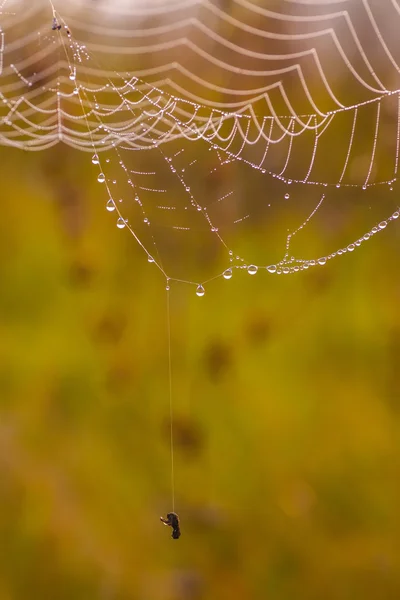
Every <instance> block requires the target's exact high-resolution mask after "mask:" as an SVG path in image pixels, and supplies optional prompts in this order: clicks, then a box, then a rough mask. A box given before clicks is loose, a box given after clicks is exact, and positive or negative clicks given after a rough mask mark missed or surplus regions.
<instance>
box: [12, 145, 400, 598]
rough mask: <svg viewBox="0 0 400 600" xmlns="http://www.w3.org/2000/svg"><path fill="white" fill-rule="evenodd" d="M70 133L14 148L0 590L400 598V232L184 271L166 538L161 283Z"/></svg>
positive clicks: (176, 331)
mask: <svg viewBox="0 0 400 600" xmlns="http://www.w3.org/2000/svg"><path fill="white" fill-rule="evenodd" d="M55 152H57V153H58V154H53V158H51V159H50V158H49V155H48V154H40V155H36V156H31V155H29V156H27V155H26V154H24V153H22V152H17V151H11V150H10V149H7V150H4V149H3V150H2V151H1V165H2V219H1V222H0V229H1V231H0V245H1V256H0V277H1V290H0V357H1V360H0V407H1V421H0V502H1V505H0V506H1V511H0V540H1V543H0V555H1V556H0V574H1V575H0V598H1V599H3V598H4V600H20V599H23V600H25V599H29V600H34V599H36V598H38V599H39V598H40V599H41V600H43V599H46V600H47V599H49V600H50V599H51V600H53V599H54V600H63V599H66V600H70V599H71V600H79V599H81V598H82V599H85V600H87V599H88V598H106V599H108V598H110V599H118V600H125V599H128V598H129V599H131V598H140V599H145V600H147V599H148V600H158V599H160V600H161V599H162V600H164V599H174V600H175V599H176V600H180V599H182V600H186V599H187V600H190V599H194V600H196V599H200V598H204V599H207V600H213V599H221V598H230V599H231V600H235V599H236V598H237V599H240V600H243V599H245V598H252V599H266V598H268V599H271V600H286V599H288V600H289V599H290V600H291V599H293V598H297V599H298V600H301V599H303V598H304V600H313V599H315V600H317V599H318V600H319V599H321V598H324V600H330V599H332V600H339V599H340V600H347V599H349V600H353V599H355V598H362V599H363V600H372V599H379V600H381V599H385V600H389V599H392V598H393V599H397V598H398V597H399V594H400V577H399V572H400V563H399V556H400V548H399V541H398V540H399V539H400V537H399V534H400V531H399V525H400V520H399V516H398V505H399V492H400V483H399V477H398V474H399V462H400V448H399V441H398V440H399V400H400V394H399V386H398V377H397V372H398V362H399V354H400V345H399V341H398V340H399V331H400V320H399V311H398V306H399V299H400V298H399V295H400V287H399V280H398V240H399V237H398V229H397V228H396V227H394V226H393V227H390V228H388V229H387V230H386V231H385V232H384V233H382V234H380V235H379V236H376V238H374V239H373V240H372V241H371V242H369V243H368V244H366V245H365V246H364V247H362V248H361V249H360V250H359V251H357V252H355V253H353V254H352V255H351V256H347V257H345V258H343V259H337V260H335V261H332V262H331V263H330V264H329V265H328V266H326V267H324V268H321V269H318V270H315V271H314V272H312V271H310V272H306V273H303V274H301V275H299V276H290V277H283V276H281V277H278V276H267V275H263V274H261V273H260V274H258V275H257V276H256V277H254V278H251V277H249V276H246V275H245V274H238V273H236V272H235V274H234V277H233V279H232V280H231V281H229V282H226V281H222V280H221V281H220V280H217V281H215V282H214V283H212V284H210V285H209V286H208V288H207V294H206V296H205V297H204V298H202V299H199V298H197V297H196V296H195V294H194V289H193V288H191V287H185V286H179V285H174V286H173V287H172V290H171V330H172V375H173V405H174V418H175V473H176V478H175V485H176V509H177V511H178V512H179V513H180V515H181V520H182V538H181V539H180V540H179V542H173V541H172V540H171V539H170V537H169V536H170V532H169V531H168V530H167V529H165V528H163V527H161V525H160V523H159V521H158V517H159V515H161V514H165V513H166V512H168V511H169V510H170V509H171V494H170V452H169V429H168V427H169V423H168V418H169V398H168V386H169V383H168V348H167V334H166V332H167V322H166V293H165V290H164V286H165V282H164V279H163V278H162V277H161V276H160V275H159V273H158V272H157V271H156V269H155V267H154V266H153V265H149V264H148V263H147V262H146V260H145V258H144V256H143V254H142V253H141V252H140V251H139V250H138V248H137V246H136V245H135V242H134V240H133V239H132V238H131V237H130V236H129V234H128V233H127V231H123V232H120V231H118V230H117V229H116V228H115V227H114V226H113V218H110V216H109V215H108V214H107V213H106V211H105V210H104V203H105V198H104V195H103V190H99V185H98V184H97V183H95V178H94V177H93V173H92V172H91V170H90V159H89V158H88V157H86V156H84V159H82V155H81V154H78V153H74V152H73V151H68V150H65V149H58V150H57V151H55ZM49 165H51V168H49ZM357 235H359V232H358V231H357V232H355V236H354V237H356V236H357ZM258 241H259V237H257V236H256V235H255V236H254V238H253V237H252V236H247V237H246V238H243V239H238V240H237V243H238V245H241V246H244V247H246V248H247V249H248V250H249V251H251V249H252V244H254V245H256V244H257V243H258ZM310 243H311V244H312V240H311V242H310ZM182 260H185V258H184V257H182ZM215 268H217V265H215Z"/></svg>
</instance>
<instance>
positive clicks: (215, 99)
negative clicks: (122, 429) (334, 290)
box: [0, 0, 400, 295]
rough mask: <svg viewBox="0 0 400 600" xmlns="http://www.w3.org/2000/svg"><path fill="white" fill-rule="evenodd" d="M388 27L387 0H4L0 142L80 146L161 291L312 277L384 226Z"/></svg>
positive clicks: (393, 78) (399, 71) (390, 211)
mask: <svg viewBox="0 0 400 600" xmlns="http://www.w3.org/2000/svg"><path fill="white" fill-rule="evenodd" d="M399 24H400V6H399V5H398V4H397V2H396V1H395V0H385V1H384V2H383V1H380V2H379V3H378V2H371V1H368V0H335V1H332V2H328V1H320V2H318V1H317V0H312V1H311V0H310V1H306V0H299V1H295V0H284V1H282V2H281V3H277V7H276V8H275V9H274V10H270V9H267V8H265V7H264V6H263V3H262V2H258V3H256V2H249V1H248V0H230V1H228V0H226V1H224V2H222V1H221V2H212V1H209V0H186V1H185V0H176V1H172V2H171V1H170V2H164V1H162V0H153V2H152V3H151V4H150V5H149V3H148V2H145V1H144V0H143V1H141V0H138V1H136V2H134V3H132V2H124V1H122V0H121V1H119V2H113V3H111V2H107V1H106V0H104V1H103V2H98V3H96V6H95V7H94V6H93V3H92V2H83V1H82V2H80V1H78V0H69V2H58V3H56V2H54V3H52V2H50V1H49V0H43V1H38V2H35V3H31V2H22V1H19V0H15V1H12V0H9V1H7V0H3V1H2V2H0V142H1V144H2V145H4V146H14V147H17V148H21V149H23V150H30V151H41V150H45V149H48V148H51V147H52V146H54V145H56V144H58V143H60V142H63V143H65V144H67V145H69V146H71V147H73V148H76V149H78V150H81V151H85V152H90V155H91V161H92V163H93V170H94V176H95V177H96V178H97V179H98V181H99V184H101V185H102V186H103V188H104V189H105V193H104V192H103V191H102V193H104V198H105V203H106V208H107V210H109V211H110V213H112V214H114V215H116V220H117V226H118V227H119V228H121V229H128V230H129V231H130V233H131V234H132V235H133V236H134V238H135V239H136V241H137V242H138V243H139V244H140V246H141V248H142V249H143V251H144V253H145V255H146V256H147V259H148V260H149V262H152V263H155V264H156V265H157V266H158V268H159V269H160V271H161V272H162V273H163V275H164V276H165V278H166V281H167V286H169V282H170V281H172V280H180V281H186V282H190V283H195V284H196V286H197V293H198V295H203V293H204V287H203V286H204V283H205V279H206V280H207V279H208V278H209V276H208V277H204V273H205V271H206V269H205V266H206V265H207V264H208V262H209V261H210V260H212V259H215V257H221V259H220V261H219V264H222V268H221V270H218V273H217V276H222V275H223V276H224V277H225V278H226V279H229V278H230V277H231V276H232V273H233V271H234V270H235V269H245V270H247V271H248V272H249V273H250V274H255V273H256V272H257V271H258V270H259V269H265V270H267V271H268V272H270V273H292V272H297V271H300V270H304V269H308V268H310V267H314V266H317V265H319V266H322V265H324V264H326V263H327V262H328V261H330V260H331V259H333V258H335V257H337V256H340V255H343V254H346V253H349V252H352V251H353V250H355V249H356V248H357V247H358V246H361V245H362V244H364V243H365V242H366V241H367V240H369V239H370V238H371V237H373V236H374V235H375V234H376V233H378V232H379V231H382V230H383V229H385V228H386V226H387V225H388V223H390V222H391V221H394V220H396V219H397V218H398V217H399V210H398V205H397V204H396V193H393V189H395V188H396V185H397V183H396V182H397V173H398V163H399V145H400V67H399V64H400V48H399V47H398V44H397V42H396V39H397V38H396V28H398V25H399ZM88 162H89V159H88ZM343 215H345V217H344V216H343ZM354 232H356V233H354ZM306 233H308V235H306ZM254 235H257V236H259V240H260V243H259V244H256V246H257V248H258V251H257V253H255V251H254V246H255V244H254V243H253V244H251V256H248V252H249V249H248V248H249V245H250V244H248V240H249V239H250V238H252V239H253V238H254ZM192 274H193V277H192ZM199 281H202V282H203V283H202V284H200V283H199Z"/></svg>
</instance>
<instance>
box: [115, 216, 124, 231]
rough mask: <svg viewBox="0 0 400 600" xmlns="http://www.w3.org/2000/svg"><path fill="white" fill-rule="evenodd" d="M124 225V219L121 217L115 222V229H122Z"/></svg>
mask: <svg viewBox="0 0 400 600" xmlns="http://www.w3.org/2000/svg"><path fill="white" fill-rule="evenodd" d="M125 225H126V223H125V221H124V219H123V218H122V217H120V218H119V219H118V221H117V227H118V229H123V228H124V227H125Z"/></svg>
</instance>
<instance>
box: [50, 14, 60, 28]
mask: <svg viewBox="0 0 400 600" xmlns="http://www.w3.org/2000/svg"><path fill="white" fill-rule="evenodd" d="M51 28H52V30H53V31H56V30H58V31H60V29H61V25H59V24H58V23H57V19H56V18H55V17H54V18H53V23H52V26H51Z"/></svg>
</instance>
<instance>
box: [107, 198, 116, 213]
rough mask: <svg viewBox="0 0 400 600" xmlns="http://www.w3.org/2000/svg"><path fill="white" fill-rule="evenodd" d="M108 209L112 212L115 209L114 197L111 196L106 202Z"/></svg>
mask: <svg viewBox="0 0 400 600" xmlns="http://www.w3.org/2000/svg"><path fill="white" fill-rule="evenodd" d="M106 209H107V210H108V211H110V212H112V211H113V210H115V204H114V200H113V199H112V198H110V199H109V200H108V202H107V204H106Z"/></svg>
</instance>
